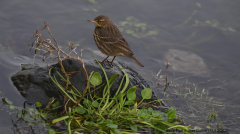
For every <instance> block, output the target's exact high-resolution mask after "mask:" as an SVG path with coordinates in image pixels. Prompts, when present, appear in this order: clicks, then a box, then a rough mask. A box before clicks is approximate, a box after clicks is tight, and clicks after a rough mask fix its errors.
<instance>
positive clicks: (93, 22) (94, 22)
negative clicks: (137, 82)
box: [87, 20, 96, 23]
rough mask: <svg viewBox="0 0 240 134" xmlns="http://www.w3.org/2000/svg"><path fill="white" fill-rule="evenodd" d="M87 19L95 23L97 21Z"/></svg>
mask: <svg viewBox="0 0 240 134" xmlns="http://www.w3.org/2000/svg"><path fill="white" fill-rule="evenodd" d="M87 21H89V22H93V23H96V21H94V20H87Z"/></svg>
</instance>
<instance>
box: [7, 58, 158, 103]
mask: <svg viewBox="0 0 240 134" xmlns="http://www.w3.org/2000/svg"><path fill="white" fill-rule="evenodd" d="M84 63H85V67H86V69H87V72H88V75H89V74H90V73H91V72H92V71H94V72H99V73H100V74H101V76H102V80H103V83H104V82H105V80H106V79H105V77H104V74H103V71H102V69H101V68H100V66H99V65H98V64H97V63H95V62H94V61H89V60H84ZM114 64H117V65H121V66H122V67H123V68H128V67H127V66H125V65H124V64H122V63H118V62H114ZM63 66H64V68H65V71H66V72H75V73H70V82H71V84H72V85H73V86H74V87H76V89H78V90H79V91H80V92H82V91H83V90H84V89H85V87H86V76H85V73H84V71H83V67H82V63H81V62H79V61H76V60H73V59H65V60H63ZM21 67H22V69H21V71H19V72H17V73H16V74H13V75H12V76H11V80H12V82H13V84H14V85H15V86H16V88H17V89H18V91H19V92H20V93H21V95H22V96H24V97H25V98H26V99H27V100H28V101H31V102H33V103H35V102H41V103H42V105H43V106H44V107H45V106H46V105H47V104H48V102H49V99H50V98H51V97H55V98H57V101H59V102H60V104H63V102H64V98H63V96H62V95H61V93H60V92H59V89H58V88H57V87H56V86H55V85H54V84H53V82H52V81H51V79H50V77H49V70H48V69H47V68H43V67H39V66H38V65H37V64H34V67H33V65H32V64H23V65H22V66H21ZM49 68H52V72H51V74H52V76H55V77H56V79H57V81H58V82H59V83H60V84H61V85H62V86H63V87H65V86H66V83H65V82H63V81H62V80H61V79H60V77H59V76H58V74H57V71H58V72H60V73H61V72H62V71H61V67H60V65H59V64H58V63H57V64H55V65H52V66H49ZM104 69H105V71H106V74H107V76H108V79H109V78H110V77H111V76H112V75H114V74H116V73H119V72H120V73H119V76H118V77H117V79H116V81H115V82H114V84H113V85H112V87H111V96H114V94H115V92H116V91H117V89H118V87H119V85H120V82H121V80H122V77H123V72H121V69H120V68H119V67H117V66H114V67H113V68H106V67H104ZM61 74H62V76H64V75H63V73H61ZM127 74H128V76H129V80H130V82H129V85H128V88H127V89H129V88H130V87H133V86H136V85H139V87H136V94H137V99H138V100H140V99H141V91H142V90H143V89H144V88H150V87H149V85H148V84H147V82H146V81H145V80H144V79H143V78H142V77H141V76H140V75H139V74H138V73H137V72H135V71H134V70H132V69H131V68H128V70H127ZM124 83H125V82H124ZM123 85H124V84H123ZM122 88H123V86H122ZM126 91H127V90H126ZM156 99H157V98H156V96H155V94H154V93H153V96H152V98H151V100H156Z"/></svg>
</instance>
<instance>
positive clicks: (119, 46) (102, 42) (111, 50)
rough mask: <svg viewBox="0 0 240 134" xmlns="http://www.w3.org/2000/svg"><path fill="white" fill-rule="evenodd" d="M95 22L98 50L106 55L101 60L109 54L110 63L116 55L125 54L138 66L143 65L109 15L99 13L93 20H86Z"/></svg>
mask: <svg viewBox="0 0 240 134" xmlns="http://www.w3.org/2000/svg"><path fill="white" fill-rule="evenodd" d="M88 21H90V22H93V23H94V24H95V30H94V34H93V35H94V40H95V42H96V44H97V46H98V48H99V50H100V51H101V52H102V53H103V54H105V55H107V57H106V58H105V59H104V60H103V61H102V62H101V64H103V65H105V64H104V62H105V61H106V60H107V58H108V57H109V56H114V57H113V59H112V61H111V62H109V61H108V60H107V62H108V63H110V64H111V65H112V63H113V60H114V59H115V57H116V56H125V57H128V58H131V59H133V60H134V61H135V62H136V63H137V64H138V65H139V66H141V67H144V66H143V65H142V64H141V63H140V62H139V61H138V60H137V59H136V58H135V57H134V56H133V55H134V54H133V52H132V50H131V49H130V47H129V45H128V43H127V41H126V40H125V39H124V37H123V36H122V33H121V32H120V31H119V29H118V28H117V27H116V26H115V25H114V24H113V22H112V21H111V20H110V18H109V17H107V16H104V15H100V16H98V17H96V18H95V19H94V20H88Z"/></svg>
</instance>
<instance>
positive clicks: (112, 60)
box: [107, 56, 116, 67]
mask: <svg viewBox="0 0 240 134" xmlns="http://www.w3.org/2000/svg"><path fill="white" fill-rule="evenodd" d="M115 57H116V56H114V57H113V59H112V61H111V62H109V61H107V62H108V63H110V65H111V67H113V64H112V63H113V60H114V59H115Z"/></svg>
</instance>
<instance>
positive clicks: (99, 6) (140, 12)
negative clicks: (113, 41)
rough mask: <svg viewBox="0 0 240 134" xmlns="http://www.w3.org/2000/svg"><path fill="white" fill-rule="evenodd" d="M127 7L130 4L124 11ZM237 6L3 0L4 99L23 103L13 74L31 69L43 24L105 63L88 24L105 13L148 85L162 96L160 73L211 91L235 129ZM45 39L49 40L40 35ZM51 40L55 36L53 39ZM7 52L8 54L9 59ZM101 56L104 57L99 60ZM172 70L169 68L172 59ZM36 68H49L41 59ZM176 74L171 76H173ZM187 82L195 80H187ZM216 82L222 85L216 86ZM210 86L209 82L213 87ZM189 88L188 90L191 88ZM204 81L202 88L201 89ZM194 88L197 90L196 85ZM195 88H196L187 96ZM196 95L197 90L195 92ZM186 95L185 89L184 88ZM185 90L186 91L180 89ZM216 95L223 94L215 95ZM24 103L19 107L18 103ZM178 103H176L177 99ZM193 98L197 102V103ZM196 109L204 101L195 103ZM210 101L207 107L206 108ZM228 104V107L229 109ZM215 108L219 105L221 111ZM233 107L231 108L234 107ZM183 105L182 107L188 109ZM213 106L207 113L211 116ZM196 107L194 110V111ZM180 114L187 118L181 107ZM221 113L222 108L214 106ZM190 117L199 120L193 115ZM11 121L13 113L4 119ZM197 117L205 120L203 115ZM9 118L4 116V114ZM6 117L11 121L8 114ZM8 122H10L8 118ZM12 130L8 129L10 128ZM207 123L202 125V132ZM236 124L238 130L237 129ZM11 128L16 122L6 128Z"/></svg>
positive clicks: (212, 1)
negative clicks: (34, 37) (27, 65)
mask: <svg viewBox="0 0 240 134" xmlns="http://www.w3.org/2000/svg"><path fill="white" fill-rule="evenodd" d="M122 5H124V6H122ZM239 6H240V2H239V1H231V2H230V1H219V0H208V1H198V2H196V1H191V0H182V1H174V2H173V1H155V0H149V1H147V2H146V1H144V0H133V1H127V0H123V1H108V0H107V1H101V2H100V1H94V0H89V1H84V2H81V1H71V2H70V1H63V0H59V1H57V2H56V1H47V0H42V1H35V2H32V1H29V0H22V1H17V0H15V1H14V0H12V1H2V2H1V5H0V31H1V33H0V51H1V52H0V63H1V65H0V68H1V70H4V71H1V76H2V77H1V81H0V82H1V84H0V85H1V90H0V91H1V94H0V95H1V96H7V97H8V98H9V99H10V100H12V101H13V102H15V104H16V105H21V103H22V102H23V101H24V98H22V97H21V96H20V95H19V93H18V92H17V91H16V88H15V87H13V86H12V84H11V81H10V75H11V74H12V73H14V72H16V71H17V70H18V69H20V64H22V63H32V58H33V55H34V51H30V52H29V48H28V46H27V44H31V43H32V41H33V40H31V39H30V38H31V37H32V32H33V31H35V30H36V28H37V27H41V26H43V22H44V21H47V22H48V24H49V25H50V29H51V32H52V33H53V35H54V37H56V39H57V41H58V44H59V45H60V46H61V47H62V48H66V49H67V44H68V42H74V43H75V44H76V45H78V46H79V47H78V49H77V50H78V51H79V52H80V50H81V49H85V50H84V51H83V58H86V59H92V60H93V58H92V56H91V54H90V51H92V52H93V53H94V54H96V55H97V56H99V57H105V56H104V55H102V54H101V53H100V51H99V50H98V49H97V46H96V45H95V42H94V40H93V30H94V27H93V25H92V24H90V23H89V22H87V20H91V19H94V18H95V17H96V16H98V15H102V14H103V15H107V16H109V17H110V18H111V20H112V21H113V22H114V23H115V24H116V25H117V26H118V27H119V29H121V30H122V32H123V36H124V37H125V39H126V40H127V41H128V43H129V45H130V47H131V49H132V50H133V52H134V54H135V56H136V58H137V59H139V61H141V63H143V64H144V65H145V67H144V68H139V67H138V66H137V65H135V64H134V63H133V62H132V61H131V59H128V58H125V57H117V58H116V60H118V61H123V62H125V63H126V64H127V65H129V66H132V67H133V68H134V69H135V70H136V71H138V72H139V73H140V74H141V75H143V77H144V78H145V79H147V80H148V81H149V83H150V84H151V85H152V87H155V88H153V89H154V90H155V91H156V92H157V93H162V90H161V88H160V87H159V85H156V83H158V82H159V81H164V79H160V78H159V79H156V78H155V76H156V74H157V73H158V71H159V70H160V69H162V72H161V75H166V74H168V77H169V81H171V80H173V79H174V75H175V76H177V77H184V78H182V79H179V80H180V81H175V83H174V84H179V85H181V84H182V83H185V85H184V86H187V87H185V88H187V89H188V92H189V91H191V92H193V91H195V87H196V85H198V87H197V90H196V91H197V92H199V93H200V92H201V93H202V91H203V89H204V90H205V91H206V92H207V91H208V92H209V96H208V97H213V101H215V102H216V101H219V103H220V102H221V101H223V100H222V99H225V100H224V102H227V104H226V103H224V106H225V107H224V108H225V109H229V110H228V113H227V114H226V113H224V112H226V110H225V111H224V110H220V109H221V108H222V109H223V107H220V106H221V105H220V104H216V103H214V104H216V105H217V106H219V109H218V110H219V111H218V113H219V115H224V117H226V118H223V120H222V123H223V125H225V126H226V124H229V120H230V121H231V122H233V123H232V124H231V123H230V124H231V125H228V126H227V127H228V128H231V129H236V128H237V126H239V122H237V121H235V120H234V118H230V117H229V116H228V114H232V115H236V113H237V112H236V111H237V109H239V101H240V100H239V99H235V98H238V97H237V96H238V95H239V94H240V93H239V91H238V87H240V85H239V82H238V81H239V76H238V74H239V72H240V70H239V68H240V59H239V57H240V53H239V50H240V45H239V44H240V38H239V37H240V33H239V31H240V28H239V24H240V19H239V16H240V12H239ZM42 34H43V36H47V34H46V33H45V34H44V33H42ZM47 38H51V37H47ZM5 51H8V53H4V52H5ZM99 57H98V58H99ZM168 60H169V61H170V68H169V69H168V70H165V68H166V63H167V61H168ZM35 62H37V63H40V64H42V65H44V63H43V62H41V57H37V59H36V60H35ZM171 69H172V70H173V71H174V75H172V70H171ZM185 76H189V77H185ZM212 79H214V80H215V79H216V80H217V81H218V82H219V83H217V84H216V83H214V82H213V81H212ZM209 80H210V81H209ZM186 83H190V85H191V86H190V87H188V86H189V84H186ZM198 83H200V84H198ZM193 85H195V86H193ZM175 88H176V87H171V86H170V87H169V89H167V91H168V94H169V95H170V96H171V95H173V94H174V93H175V91H174V90H177V89H175ZM189 89H190V90H189ZM192 90H193V91H192ZM179 91H180V89H179ZM182 92H185V90H182ZM216 94H217V95H216ZM171 99H172V100H173V101H174V104H173V106H181V105H185V103H186V102H187V101H186V100H184V99H183V100H182V101H175V100H174V99H176V98H175V97H173V98H171ZM19 100H21V101H19ZM176 100H178V99H176ZM196 100H197V98H193V99H192V101H196ZM195 103H198V102H197V101H196V102H195ZM207 103H210V102H204V103H201V104H202V105H204V104H207ZM225 104H226V105H225ZM216 105H215V106H216ZM230 105H232V107H230ZM182 107H184V106H182ZM212 107H214V106H213V105H209V107H206V108H205V109H204V110H205V111H208V110H212ZM193 108H196V107H194V106H193ZM178 109H179V110H180V112H183V113H187V114H189V113H188V112H187V111H185V110H184V109H181V107H178ZM216 109H217V108H216ZM191 114H195V115H197V114H198V113H197V112H196V111H195V112H193V113H191ZM6 115H7V114H6ZM197 116H198V117H199V118H202V117H206V116H207V115H204V114H203V115H197ZM4 117H5V116H4ZM6 117H7V116H6ZM198 117H195V118H192V119H191V121H189V120H187V118H186V122H188V123H190V124H191V125H192V126H193V127H194V126H198V125H197V124H198V119H199V118H198ZM6 120H7V119H6ZM6 124H8V123H6ZM204 124H206V122H204V121H203V120H202V126H201V127H202V128H205V127H206V126H204ZM233 124H234V125H233ZM8 125H9V126H11V125H12V124H8Z"/></svg>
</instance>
